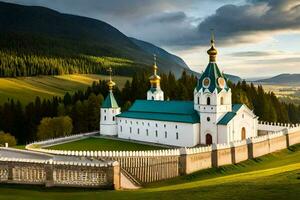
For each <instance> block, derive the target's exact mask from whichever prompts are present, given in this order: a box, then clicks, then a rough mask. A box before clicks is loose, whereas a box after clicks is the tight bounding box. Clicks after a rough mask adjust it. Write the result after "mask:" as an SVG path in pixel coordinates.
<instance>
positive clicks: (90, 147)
mask: <svg viewBox="0 0 300 200" xmlns="http://www.w3.org/2000/svg"><path fill="white" fill-rule="evenodd" d="M49 149H56V150H73V151H82V150H85V151H138V150H156V149H163V148H162V147H158V146H151V145H146V144H138V143H134V142H127V141H118V140H110V139H104V138H87V139H83V140H78V141H74V142H69V143H65V144H61V145H56V146H52V147H49Z"/></svg>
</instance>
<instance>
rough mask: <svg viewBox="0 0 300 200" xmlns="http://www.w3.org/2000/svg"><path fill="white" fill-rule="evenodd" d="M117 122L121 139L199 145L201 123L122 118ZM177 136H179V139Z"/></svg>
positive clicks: (187, 145) (183, 145)
mask: <svg viewBox="0 0 300 200" xmlns="http://www.w3.org/2000/svg"><path fill="white" fill-rule="evenodd" d="M117 120H118V137H120V138H124V139H131V140H138V141H144V142H151V143H159V144H166V145H172V146H181V147H192V146H195V145H197V144H198V143H199V130H200V124H199V123H196V124H189V123H180V122H167V121H154V120H143V119H131V118H121V117H118V118H117ZM130 128H131V131H130ZM147 130H148V135H147ZM165 134H166V135H165ZM176 134H178V139H177V138H176ZM166 136H167V137H166Z"/></svg>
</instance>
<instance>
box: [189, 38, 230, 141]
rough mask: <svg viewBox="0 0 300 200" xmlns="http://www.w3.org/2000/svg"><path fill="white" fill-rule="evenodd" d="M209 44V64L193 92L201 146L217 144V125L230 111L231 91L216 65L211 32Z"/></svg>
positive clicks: (215, 53)
mask: <svg viewBox="0 0 300 200" xmlns="http://www.w3.org/2000/svg"><path fill="white" fill-rule="evenodd" d="M210 44H211V47H210V49H209V50H208V51H207V54H208V55H209V63H208V65H207V67H206V69H205V71H204V72H203V73H202V75H201V77H200V79H199V80H198V83H197V87H196V88H195V90H194V109H195V110H197V111H198V113H199V115H200V122H201V130H200V142H201V143H202V144H209V143H218V128H217V123H218V121H219V120H220V119H221V117H223V116H224V115H225V114H226V113H227V112H231V110H232V103H231V89H230V88H229V87H228V84H227V78H226V76H225V75H224V74H223V73H222V72H221V71H220V70H219V67H218V65H217V63H216V60H217V59H216V57H217V54H218V51H217V49H216V48H215V38H214V33H213V32H212V34H211V41H210Z"/></svg>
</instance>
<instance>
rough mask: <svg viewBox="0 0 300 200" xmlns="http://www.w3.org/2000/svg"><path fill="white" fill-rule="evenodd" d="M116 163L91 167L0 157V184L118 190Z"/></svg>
mask: <svg viewBox="0 0 300 200" xmlns="http://www.w3.org/2000/svg"><path fill="white" fill-rule="evenodd" d="M119 177H120V168H119V164H118V163H117V162H112V163H109V164H103V165H99V164H94V163H82V162H63V161H59V162H58V161H53V160H38V159H36V160H35V159H17V158H4V157H1V158H0V182H1V183H14V184H36V185H45V186H47V187H52V186H63V187H65V186H66V187H93V188H111V189H119V187H120V178H119Z"/></svg>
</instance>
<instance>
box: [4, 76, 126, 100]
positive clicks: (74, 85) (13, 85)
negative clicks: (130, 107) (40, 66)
mask: <svg viewBox="0 0 300 200" xmlns="http://www.w3.org/2000/svg"><path fill="white" fill-rule="evenodd" d="M100 79H101V80H108V76H104V75H95V74H76V75H75V74H73V75H62V76H37V77H19V78H0V104H2V103H3V102H6V101H7V100H8V99H18V100H20V101H21V102H22V103H28V102H31V101H33V100H34V99H35V98H36V97H37V96H39V97H41V98H46V99H47V98H52V97H53V96H60V97H62V96H63V95H64V94H65V93H67V92H70V93H72V92H75V91H78V90H85V89H86V88H87V87H88V86H90V85H91V84H92V83H93V82H94V81H99V80H100ZM114 79H115V81H116V83H117V85H118V86H119V87H122V86H123V85H124V84H125V82H126V80H128V79H130V78H129V77H121V76H115V77H114Z"/></svg>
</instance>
